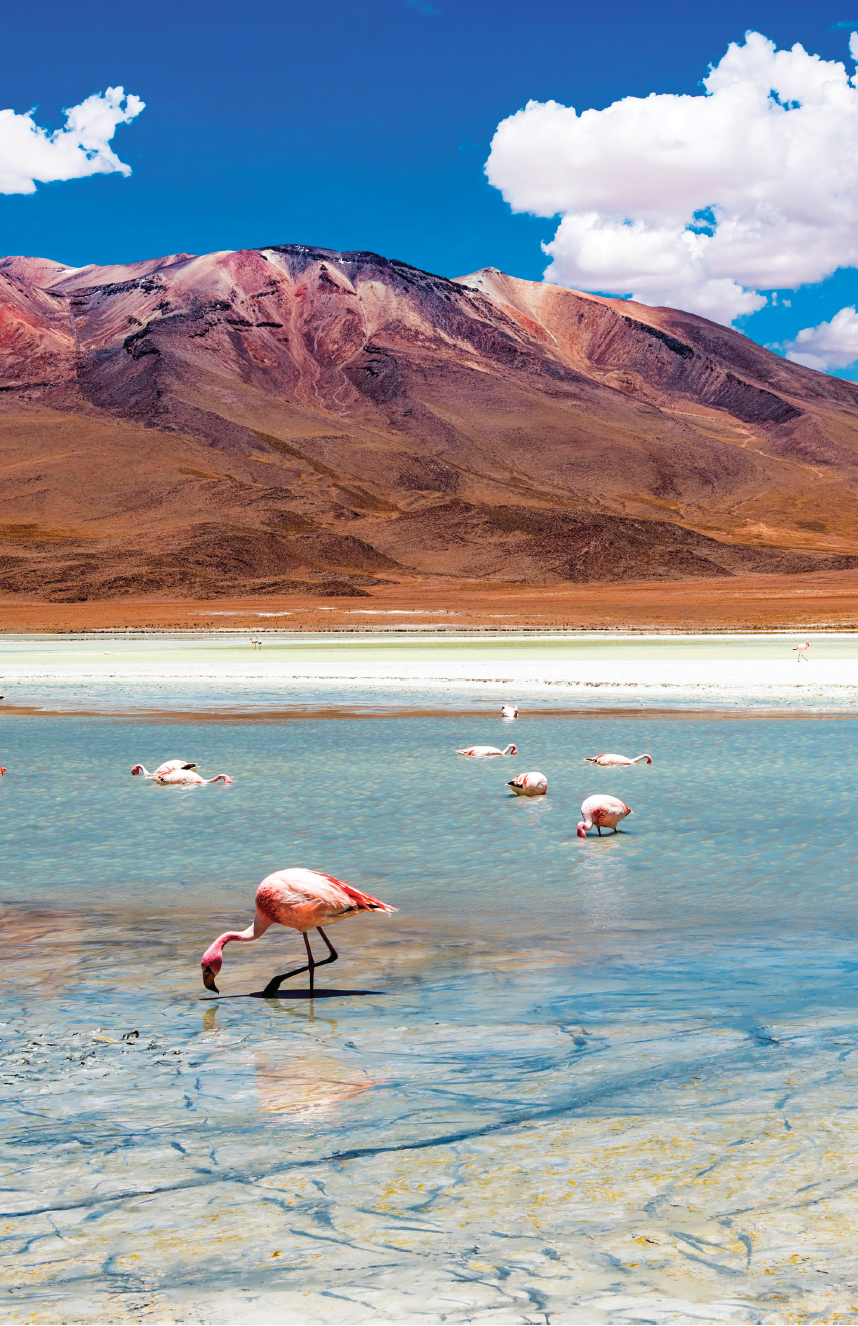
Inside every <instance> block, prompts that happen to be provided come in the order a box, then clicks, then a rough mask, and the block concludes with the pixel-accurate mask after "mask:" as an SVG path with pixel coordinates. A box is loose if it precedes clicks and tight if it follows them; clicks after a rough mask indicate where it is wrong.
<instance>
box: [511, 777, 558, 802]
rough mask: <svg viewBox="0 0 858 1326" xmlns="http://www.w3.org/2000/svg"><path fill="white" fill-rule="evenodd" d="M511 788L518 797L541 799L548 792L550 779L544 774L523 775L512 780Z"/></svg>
mask: <svg viewBox="0 0 858 1326" xmlns="http://www.w3.org/2000/svg"><path fill="white" fill-rule="evenodd" d="M507 787H511V788H512V790H513V792H515V794H516V796H517V797H541V796H544V795H545V793H546V792H547V791H548V779H547V778H546V777H545V774H544V773H521V774H516V776H515V778H512V779H510V781H509V782H508V783H507Z"/></svg>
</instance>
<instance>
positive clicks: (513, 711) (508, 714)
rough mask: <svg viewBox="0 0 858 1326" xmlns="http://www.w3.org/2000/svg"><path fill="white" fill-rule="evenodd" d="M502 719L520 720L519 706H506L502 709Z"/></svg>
mask: <svg viewBox="0 0 858 1326" xmlns="http://www.w3.org/2000/svg"><path fill="white" fill-rule="evenodd" d="M501 718H518V706H517V705H514V704H505V705H504V706H503V708H502V709H501Z"/></svg>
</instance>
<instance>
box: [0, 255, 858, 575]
mask: <svg viewBox="0 0 858 1326" xmlns="http://www.w3.org/2000/svg"><path fill="white" fill-rule="evenodd" d="M0 350H1V351H2V353H0V466H2V473H3V477H4V483H3V486H2V490H0V497H1V498H2V506H0V538H2V541H3V545H4V546H3V550H2V555H0V589H5V590H7V591H8V590H13V591H21V592H26V593H31V594H44V595H46V596H48V597H52V598H58V597H64V598H75V597H78V598H80V597H110V596H113V595H117V594H127V593H132V592H153V593H171V594H177V593H186V594H213V593H220V592H227V591H229V592H235V591H236V590H237V589H239V588H243V589H245V590H253V591H259V592H271V591H273V590H275V589H279V590H282V589H284V588H287V589H288V587H289V586H290V585H291V584H294V585H295V586H298V585H299V584H301V583H304V584H306V582H307V580H308V579H309V580H311V581H314V582H315V583H317V584H320V585H323V586H324V585H326V584H329V585H330V587H331V592H333V591H334V590H335V589H336V588H337V587H339V588H340V589H341V588H342V586H343V584H344V583H348V584H349V585H350V586H351V592H353V593H359V592H361V590H360V586H361V584H371V583H372V582H374V581H375V582H377V581H378V580H379V579H393V580H397V579H402V578H403V577H405V578H408V577H411V578H413V577H414V575H426V574H444V575H450V576H460V577H461V576H474V577H489V578H492V579H498V580H504V581H515V580H519V581H525V582H530V583H556V582H560V581H563V580H575V581H609V580H616V579H634V578H643V577H654V578H663V579H671V578H676V577H680V576H683V577H687V576H689V575H692V576H693V575H699V576H706V577H711V576H726V575H731V574H737V573H746V572H791V571H794V572H800V571H806V570H811V569H813V570H817V569H825V568H829V569H831V568H836V567H838V566H844V567H845V566H849V565H852V564H858V563H854V561H853V558H854V555H855V554H858V532H856V531H858V522H856V482H858V388H856V387H855V386H853V384H851V383H847V382H843V381H841V380H838V379H834V378H829V377H826V376H825V375H822V374H819V373H814V372H812V371H810V370H808V369H803V368H801V367H799V366H797V365H794V364H790V363H787V362H785V361H784V360H782V359H779V358H778V357H777V356H775V355H773V354H771V353H769V352H768V351H766V350H764V349H762V348H761V347H759V346H757V345H755V344H753V343H752V342H750V341H748V340H747V338H745V337H743V336H741V335H740V334H739V333H736V332H733V331H729V330H727V329H725V328H723V327H719V326H716V325H715V324H713V323H710V322H707V321H706V320H705V319H703V318H698V317H695V316H693V315H691V314H685V313H680V312H677V311H675V310H671V309H653V308H648V307H644V306H642V305H637V304H632V303H630V302H629V301H623V300H610V299H600V298H596V297H594V296H591V295H582V294H578V293H576V292H574V291H569V290H564V289H561V288H560V287H557V286H550V285H545V284H540V283H536V282H528V281H519V280H516V279H515V278H512V277H508V276H505V275H504V274H503V273H500V272H496V271H494V270H491V269H490V270H487V271H484V272H479V273H476V274H474V275H472V276H469V277H464V278H462V279H460V280H458V281H448V280H446V279H445V278H443V277H439V276H432V275H430V274H427V273H424V272H420V271H418V270H416V269H415V268H413V267H409V266H408V265H407V264H405V263H399V262H393V261H388V260H386V259H384V258H380V257H378V256H377V255H374V254H367V253H346V254H336V253H332V252H329V251H327V250H320V249H310V248H304V247H301V246H298V245H284V246H275V247H272V248H268V249H263V250H245V251H241V252H236V253H232V252H230V253H216V254H209V255H206V256H204V257H192V256H189V255H186V254H180V255H174V256H172V257H168V258H164V259H160V260H151V261H148V262H143V263H136V264H130V265H129V266H127V267H112V268H95V267H86V268H82V269H68V268H64V267H62V266H61V265H60V264H58V263H53V262H50V261H48V260H42V259H29V258H8V259H4V260H0Z"/></svg>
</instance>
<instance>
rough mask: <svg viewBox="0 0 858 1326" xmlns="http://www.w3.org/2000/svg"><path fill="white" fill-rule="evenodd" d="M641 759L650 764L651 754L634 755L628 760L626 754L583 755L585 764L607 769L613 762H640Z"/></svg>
mask: <svg viewBox="0 0 858 1326" xmlns="http://www.w3.org/2000/svg"><path fill="white" fill-rule="evenodd" d="M642 761H644V762H646V763H647V764H652V756H651V755H636V756H635V758H634V759H633V760H630V759H629V757H628V755H585V756H584V763H585V764H598V765H599V767H600V768H602V769H607V768H610V767H611V766H612V765H615V764H623V765H625V764H640V763H641V762H642Z"/></svg>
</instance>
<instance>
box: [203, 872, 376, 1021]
mask: <svg viewBox="0 0 858 1326" xmlns="http://www.w3.org/2000/svg"><path fill="white" fill-rule="evenodd" d="M396 910H397V909H396V907H388V905H387V903H386V902H379V900H378V898H373V897H372V895H371V894H369V893H361V891H360V889H353V888H352V886H351V885H350V884H346V883H344V882H343V880H341V879H335V878H334V876H333V875H325V874H323V873H321V872H320V871H318V870H304V869H303V868H301V867H300V866H298V867H293V868H292V869H289V870H275V871H274V873H273V874H272V875H266V877H265V879H264V880H263V881H262V883H261V884H260V885H259V888H258V889H257V890H256V916H255V918H254V920H253V924H252V925H249V926H248V927H247V929H246V930H227V932H226V934H224V935H219V936H218V938H217V939H216V940H215V941H214V943H213V944H209V946H208V948H207V949H206V951H205V953H204V954H203V956H202V960H201V963H200V965H201V967H202V969H203V985H204V986H205V987H206V989H207V990H214V992H215V994H217V993H218V988H217V986H216V985H215V977H216V976H217V974H218V972H219V971H220V969H221V967H222V966H223V950H224V945H225V944H228V943H229V942H230V941H231V940H233V939H241V940H245V941H246V940H252V939H259V937H260V935H264V934H265V931H266V930H267V929H268V928H269V926H272V925H285V926H289V927H290V928H291V929H292V930H298V931H300V933H301V934H302V935H303V936H304V947H305V948H306V950H307V965H306V966H305V967H296V969H295V970H294V971H289V972H285V973H284V974H283V975H282V976H274V977H272V979H271V980H270V981H269V982H268V984H267V985H266V987H265V989H264V990H263V991H262V993H263V994H264V995H273V994H276V993H277V991H278V990H279V988H280V984H281V982H282V981H286V980H288V979H289V977H290V976H298V975H300V973H301V972H302V971H308V972H309V973H310V989H311V990H312V989H313V978H314V975H315V971H316V968H317V967H324V966H325V965H326V964H327V963H329V962H336V960H337V958H338V957H339V954H338V953H337V951H336V949H335V948H334V946H333V944H332V943H331V941H330V940H329V939H328V936H327V935H326V934H325V932H324V930H323V929H322V925H323V924H324V925H333V924H334V922H335V921H342V920H343V919H344V918H345V917H346V916H355V915H356V914H357V913H358V912H395V911H396ZM308 930H318V932H319V934H320V935H321V936H322V939H323V940H324V942H325V945H326V947H327V950H328V957H326V958H323V959H322V961H321V962H317V961H316V959H315V958H314V957H313V951H312V949H311V948H310V941H309V939H308V938H307V931H308Z"/></svg>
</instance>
